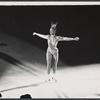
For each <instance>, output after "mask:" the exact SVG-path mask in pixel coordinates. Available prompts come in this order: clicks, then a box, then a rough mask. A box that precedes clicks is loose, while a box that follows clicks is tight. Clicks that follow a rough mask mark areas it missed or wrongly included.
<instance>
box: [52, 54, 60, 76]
mask: <svg viewBox="0 0 100 100" xmlns="http://www.w3.org/2000/svg"><path fill="white" fill-rule="evenodd" d="M53 58H54V67H53V78H55V73H56V71H57V64H58V59H59V54H58V52H57V53H55V54H53Z"/></svg>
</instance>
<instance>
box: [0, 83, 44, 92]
mask: <svg viewBox="0 0 100 100" xmlns="http://www.w3.org/2000/svg"><path fill="white" fill-rule="evenodd" d="M43 83H45V82H39V83H35V84H30V85H25V86H19V87H15V88H10V89H5V90H1V91H0V93H2V92H7V91H11V90H16V89H21V88H28V87H36V86H39V85H42V84H43Z"/></svg>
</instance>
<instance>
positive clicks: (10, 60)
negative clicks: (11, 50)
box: [0, 52, 22, 65]
mask: <svg viewBox="0 0 100 100" xmlns="http://www.w3.org/2000/svg"><path fill="white" fill-rule="evenodd" d="M0 58H1V59H3V60H5V61H7V62H8V63H10V64H13V65H17V64H21V65H22V63H21V62H20V61H18V60H16V59H14V58H13V57H11V56H9V55H7V54H5V53H3V52H0Z"/></svg>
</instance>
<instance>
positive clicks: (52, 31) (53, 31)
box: [50, 22, 58, 35]
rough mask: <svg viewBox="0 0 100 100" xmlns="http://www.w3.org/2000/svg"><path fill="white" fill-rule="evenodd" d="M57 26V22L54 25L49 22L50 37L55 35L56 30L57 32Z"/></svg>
mask: <svg viewBox="0 0 100 100" xmlns="http://www.w3.org/2000/svg"><path fill="white" fill-rule="evenodd" d="M57 24H58V22H56V23H53V22H51V28H50V34H51V35H55V34H56V30H57V28H56V26H57Z"/></svg>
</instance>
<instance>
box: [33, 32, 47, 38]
mask: <svg viewBox="0 0 100 100" xmlns="http://www.w3.org/2000/svg"><path fill="white" fill-rule="evenodd" d="M33 35H37V36H39V37H41V38H43V39H48V35H43V34H39V33H36V32H34V33H33Z"/></svg>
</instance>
